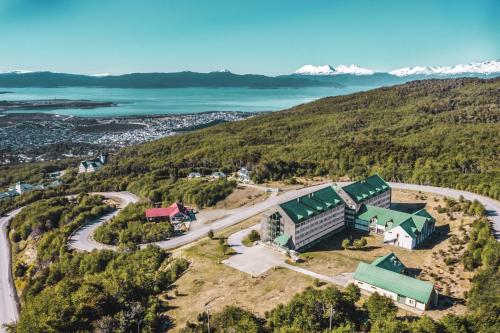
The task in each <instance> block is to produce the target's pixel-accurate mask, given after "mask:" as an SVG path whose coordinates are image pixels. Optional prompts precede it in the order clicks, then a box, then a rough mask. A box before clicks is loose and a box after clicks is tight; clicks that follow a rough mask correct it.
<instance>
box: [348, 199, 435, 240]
mask: <svg viewBox="0 0 500 333" xmlns="http://www.w3.org/2000/svg"><path fill="white" fill-rule="evenodd" d="M356 218H358V219H360V220H364V221H370V220H371V219H372V218H376V219H377V224H378V225H380V226H384V227H388V230H390V229H393V228H395V227H397V226H401V228H403V229H404V230H405V231H406V232H407V233H408V235H410V236H411V237H412V238H416V237H417V235H416V233H419V232H422V229H423V228H424V225H425V222H426V221H427V220H431V221H434V218H433V217H432V216H431V215H430V214H429V213H428V212H427V211H426V210H425V209H421V210H419V211H418V212H416V213H414V214H409V213H405V212H400V211H397V210H393V209H387V208H382V207H377V206H372V205H362V206H361V208H360V209H359V211H358V214H357V215H356ZM391 223H392V224H391Z"/></svg>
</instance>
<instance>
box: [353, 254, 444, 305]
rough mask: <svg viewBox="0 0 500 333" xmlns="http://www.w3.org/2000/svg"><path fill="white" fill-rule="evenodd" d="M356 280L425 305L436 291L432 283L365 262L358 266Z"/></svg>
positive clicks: (355, 274)
mask: <svg viewBox="0 0 500 333" xmlns="http://www.w3.org/2000/svg"><path fill="white" fill-rule="evenodd" d="M354 279H356V280H358V281H362V282H365V283H368V284H370V285H372V286H376V287H379V288H382V289H384V290H387V291H391V292H394V293H396V294H398V295H400V296H404V297H409V298H412V299H414V300H416V301H419V302H420V303H424V304H426V303H428V302H429V300H430V298H431V295H432V291H433V289H434V285H433V284H432V283H429V282H425V281H421V280H418V279H414V278H412V277H409V276H406V275H403V274H399V273H395V272H393V271H391V270H388V269H384V268H380V267H377V266H374V265H370V264H366V263H364V262H362V263H360V264H359V265H358V268H357V269H356V272H355V273H354Z"/></svg>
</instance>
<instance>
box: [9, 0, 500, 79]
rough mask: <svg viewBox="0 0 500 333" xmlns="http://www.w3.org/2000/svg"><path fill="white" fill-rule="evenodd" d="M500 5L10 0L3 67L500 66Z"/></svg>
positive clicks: (458, 0)
mask: <svg viewBox="0 0 500 333" xmlns="http://www.w3.org/2000/svg"><path fill="white" fill-rule="evenodd" d="M499 14H500V1H497V0H474V1H465V0H464V1H462V0H449V1H444V0H443V1H439V0H433V1H431V0H418V1H416V0H415V1H410V0H405V1H402V0H393V1H386V0H377V1H371V0H351V1H336V0H329V1H322V0H303V1H302V0H286V1H285V0H251V1H250V0H249V1H238V0H232V1H230V0H224V1H223V0H179V1H170V0H0V70H12V69H27V70H51V71H59V72H73V73H89V74H91V73H103V72H107V73H113V74H117V73H127V72H149V71H164V72H170V71H180V70H188V69H189V70H193V71H201V72H206V71H211V70H215V69H222V68H227V69H230V70H231V71H233V72H236V73H263V74H271V75H274V74H284V73H289V72H292V71H294V70H295V69H297V68H298V67H300V66H302V65H304V64H331V65H337V64H351V63H354V64H358V65H360V66H363V67H368V68H373V69H376V70H389V69H395V68H400V67H406V66H411V65H453V64H458V63H468V62H472V61H480V60H493V59H498V58H500V20H499V19H498V15H499Z"/></svg>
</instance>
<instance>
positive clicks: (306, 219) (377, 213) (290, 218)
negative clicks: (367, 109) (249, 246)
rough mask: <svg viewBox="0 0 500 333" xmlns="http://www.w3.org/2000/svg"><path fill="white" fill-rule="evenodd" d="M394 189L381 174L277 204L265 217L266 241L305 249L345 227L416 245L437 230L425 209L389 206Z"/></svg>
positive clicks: (262, 231)
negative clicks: (408, 209)
mask: <svg viewBox="0 0 500 333" xmlns="http://www.w3.org/2000/svg"><path fill="white" fill-rule="evenodd" d="M391 195H392V192H391V188H390V186H389V185H388V184H387V183H386V182H385V181H384V180H383V179H382V178H381V177H380V176H378V175H373V176H370V177H368V178H366V179H364V180H361V181H357V182H354V183H351V184H349V185H346V186H343V187H332V186H328V187H326V188H323V189H321V190H318V191H316V192H313V193H311V194H308V195H306V196H302V197H299V198H295V199H293V200H289V201H287V202H284V203H281V204H278V205H276V206H274V207H272V208H271V209H269V210H268V211H266V212H265V213H264V214H263V215H262V218H261V228H260V234H261V239H262V240H263V241H264V242H268V243H272V244H275V245H277V246H280V247H283V248H287V249H291V250H302V249H305V248H307V247H309V246H311V245H313V244H314V243H315V242H317V241H318V240H320V239H322V238H324V237H327V236H329V235H331V234H332V233H334V232H337V231H338V230H341V229H343V228H344V227H347V228H351V229H355V230H360V231H365V232H370V233H374V234H381V235H383V239H384V243H386V244H392V245H396V246H399V247H403V248H406V249H410V250H411V249H414V248H415V247H417V246H419V245H420V244H422V243H423V242H425V241H426V240H427V239H428V238H429V236H430V235H431V234H432V233H433V232H434V231H435V220H434V218H433V217H432V216H431V215H430V214H429V213H428V212H427V211H425V210H424V209H422V210H419V211H417V212H415V213H412V214H409V213H404V212H400V211H396V210H392V209H390V207H391Z"/></svg>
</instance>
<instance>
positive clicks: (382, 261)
mask: <svg viewBox="0 0 500 333" xmlns="http://www.w3.org/2000/svg"><path fill="white" fill-rule="evenodd" d="M372 265H373V266H377V267H380V268H383V269H387V270H390V271H392V272H394V273H399V274H402V273H403V271H404V269H405V268H406V267H405V265H403V263H402V262H401V260H399V258H398V257H396V255H395V254H394V253H392V252H391V253H389V254H387V255H385V256H383V257H379V258H377V259H375V260H374V261H373V262H372Z"/></svg>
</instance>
